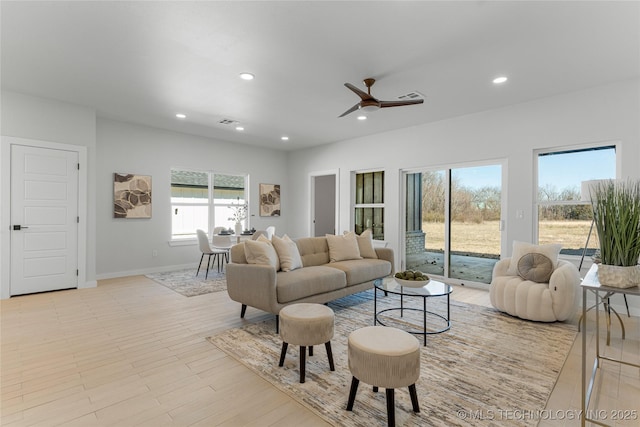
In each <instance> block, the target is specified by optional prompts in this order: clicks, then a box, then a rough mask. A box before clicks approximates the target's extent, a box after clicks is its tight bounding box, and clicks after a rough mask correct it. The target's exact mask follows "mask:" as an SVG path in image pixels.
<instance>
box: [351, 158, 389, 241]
mask: <svg viewBox="0 0 640 427" xmlns="http://www.w3.org/2000/svg"><path fill="white" fill-rule="evenodd" d="M376 172H382V174H383V176H382V186H381V187H382V202H381V203H357V200H358V184H357V183H358V175H364V174H368V173H374V174H375V173H376ZM386 176H387V172H386V170H385V169H383V168H373V169H365V170H354V171H352V172H351V179H352V187H351V188H352V192H351V194H352V197H351V224H352V229H353V230H354V231H355V229H356V217H357V215H356V210H357V209H382V218H383V219H382V221H383V226H382V239H376V238H374V240H376V241H384V236H385V231H384V222H385V221H386V209H385V193H386ZM363 191H364V189H363ZM363 197H364V196H363ZM372 226H373V224H372ZM364 230H366V228H364V229H363V231H364Z"/></svg>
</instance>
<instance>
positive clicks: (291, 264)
mask: <svg viewBox="0 0 640 427" xmlns="http://www.w3.org/2000/svg"><path fill="white" fill-rule="evenodd" d="M271 242H272V243H273V247H274V248H276V252H277V253H278V258H280V268H281V269H282V271H292V270H295V269H296V268H302V258H301V257H300V251H299V250H298V245H296V242H294V241H293V240H291V238H290V237H289V236H287V235H286V234H285V235H284V236H282V237H278V236H276V235H275V234H274V235H273V237H272V238H271Z"/></svg>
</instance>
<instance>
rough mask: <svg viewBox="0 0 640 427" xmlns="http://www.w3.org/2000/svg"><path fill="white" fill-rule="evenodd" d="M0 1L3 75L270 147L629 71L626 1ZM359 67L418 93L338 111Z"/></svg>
mask: <svg viewBox="0 0 640 427" xmlns="http://www.w3.org/2000/svg"><path fill="white" fill-rule="evenodd" d="M0 14H1V25H2V27H1V37H2V39H1V42H2V45H1V54H2V57H1V61H2V62H1V63H0V64H1V67H2V68H1V78H2V88H3V89H8V90H13V91H18V92H23V93H27V94H33V95H38V96H43V97H49V98H55V99H59V100H63V101H67V102H71V103H75V104H80V105H85V106H88V107H91V108H95V109H96V110H97V112H98V114H99V116H102V117H108V118H114V119H119V120H125V121H130V122H135V123H142V124H146V125H150V126H155V127H160V128H165V129H172V130H176V131H179V132H186V133H191V134H196V135H202V136H206V137H211V138H216V139H222V140H226V141H232V142H239V143H246V144H253V145H258V146H265V147H271V148H277V149H282V150H292V149H299V148H306V147H311V146H314V145H319V144H326V143H331V142H336V141H341V140H345V139H350V138H355V137H359V136H365V135H369V134H373V133H379V132H383V131H388V130H392V129H397V128H403V127H408V126H413V125H418V124H421V123H427V122H432V121H437V120H442V119H446V118H449V117H455V116H460V115H464V114H470V113H474V112H478V111H483V110H488V109H493V108H499V107H502V106H506V105H511V104H515V103H521V102H527V101H530V100H533V99H537V98H542V97H547V96H552V95H555V94H560V93H566V92H571V91H575V90H580V89H583V88H588V87H592V86H597V85H601V84H606V83H609V82H613V81H617V80H624V79H630V78H637V77H638V76H640V2H637V1H628V2H611V1H591V2H577V1H532V2H525V1H497V2H492V1H482V0H478V1H455V2H454V1H446V2H445V1H441V2H438V1H422V2H419V1H412V2H406V1H384V2H369V1H367V2H364V1H353V2H337V1H333V2H322V1H315V2H314V1H295V2H292V1H290V2H272V1H255V2H248V1H233V2H232V1H210V2H204V1H201V2H183V1H177V2H160V1H157V2H128V1H123V2H94V1H86V2H24V1H20V2H11V1H2V3H1V4H0ZM243 71H249V72H251V73H254V74H255V75H256V78H255V80H253V81H250V82H246V81H243V80H240V79H239V78H238V74H239V73H240V72H243ZM500 74H504V75H507V76H508V77H509V81H508V82H507V83H506V84H504V85H502V86H495V85H493V84H492V83H491V80H492V79H493V77H495V76H497V75H500ZM366 77H374V78H376V79H377V82H376V84H375V85H374V86H373V88H372V94H373V95H374V96H376V97H377V98H379V99H383V100H394V99H396V97H397V96H400V95H403V94H406V93H408V92H411V91H418V92H420V93H422V94H424V95H425V96H426V100H425V103H424V104H422V105H417V106H407V107H397V108H390V109H382V110H379V111H376V112H374V113H371V114H370V115H369V119H368V120H366V121H364V122H361V121H358V120H356V116H357V114H356V113H353V114H350V115H348V116H346V117H343V118H338V116H339V115H340V114H341V113H342V112H344V111H345V110H347V109H348V108H349V107H351V106H352V105H354V104H355V103H356V102H358V101H359V98H358V97H357V96H356V95H355V94H354V93H352V92H351V91H349V90H348V89H347V88H345V87H344V86H343V85H344V83H345V82H350V83H353V84H355V85H358V86H360V85H362V83H361V82H362V79H364V78H366ZM361 87H363V89H364V86H361ZM177 112H182V113H184V114H186V115H187V118H186V119H184V120H178V119H176V118H175V113H177ZM223 118H225V119H231V120H237V121H238V122H240V124H241V125H242V126H244V127H245V131H244V132H238V131H236V130H235V126H229V125H221V124H218V122H219V121H220V120H221V119H223ZM285 134H286V135H288V136H289V137H290V140H289V141H288V142H286V143H285V142H282V141H281V140H280V136H281V135H285Z"/></svg>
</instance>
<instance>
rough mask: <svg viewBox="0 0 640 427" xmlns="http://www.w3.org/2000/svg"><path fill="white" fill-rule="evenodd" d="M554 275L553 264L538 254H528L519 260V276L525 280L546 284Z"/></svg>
mask: <svg viewBox="0 0 640 427" xmlns="http://www.w3.org/2000/svg"><path fill="white" fill-rule="evenodd" d="M551 273H553V262H552V261H551V260H550V259H549V258H548V257H546V256H544V255H542V254H538V253H528V254H526V255H523V256H522V257H521V258H520V259H519V260H518V275H519V276H520V277H522V278H523V279H524V280H531V281H532V282H537V283H546V282H548V281H549V279H550V278H551Z"/></svg>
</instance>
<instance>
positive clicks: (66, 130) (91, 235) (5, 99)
mask: <svg viewBox="0 0 640 427" xmlns="http://www.w3.org/2000/svg"><path fill="white" fill-rule="evenodd" d="M0 96H1V101H2V112H1V118H0V124H1V126H2V127H1V129H0V131H1V132H0V133H1V134H2V135H6V136H13V137H19V138H25V139H35V140H42V141H48V142H54V143H60V144H68V145H76V146H82V147H86V149H87V161H88V164H87V165H83V167H86V168H87V169H88V175H87V179H88V182H87V195H86V196H87V203H88V208H87V218H86V220H87V246H86V248H87V253H86V266H85V267H86V272H85V273H86V274H85V279H86V281H87V283H85V284H80V286H92V285H95V280H96V244H95V242H96V233H95V231H96V222H95V219H96V210H95V201H96V195H95V188H96V181H95V166H96V114H95V111H94V110H92V109H90V108H85V107H82V106H78V105H72V104H68V103H65V102H61V101H57V100H52V99H45V98H39V97H34V96H30V95H25V94H21V93H16V92H11V91H5V90H3V91H2V92H1V94H0ZM4 176H5V175H4V174H3V177H4ZM5 196H6V197H8V195H5V194H2V195H0V200H5ZM0 235H1V236H2V242H3V244H2V259H3V260H7V259H8V258H9V253H8V250H9V246H8V244H5V243H7V242H8V241H9V235H8V230H5V229H4V228H3V229H2V231H1V232H0ZM80 268H82V267H80ZM5 270H6V269H3V271H2V276H1V277H2V286H3V289H4V287H5V286H7V287H8V276H7V275H6V274H8V271H5ZM3 295H5V293H3ZM6 296H8V293H6Z"/></svg>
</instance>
